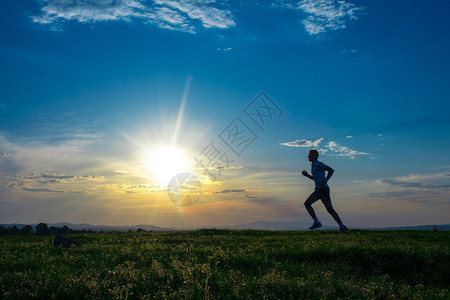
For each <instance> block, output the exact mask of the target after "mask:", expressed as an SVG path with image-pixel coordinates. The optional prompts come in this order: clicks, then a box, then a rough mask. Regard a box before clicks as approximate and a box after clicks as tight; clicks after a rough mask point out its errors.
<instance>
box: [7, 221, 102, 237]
mask: <svg viewBox="0 0 450 300" xmlns="http://www.w3.org/2000/svg"><path fill="white" fill-rule="evenodd" d="M75 233H96V231H93V230H91V229H89V230H86V229H83V230H74V229H70V228H69V227H68V226H67V225H64V226H63V227H56V226H50V227H48V225H47V224H46V223H39V224H38V225H37V226H36V228H34V229H33V227H32V226H30V225H26V226H24V227H22V228H20V229H19V228H17V226H16V225H14V226H13V227H8V228H7V227H3V226H0V236H4V235H57V234H62V235H64V234H75Z"/></svg>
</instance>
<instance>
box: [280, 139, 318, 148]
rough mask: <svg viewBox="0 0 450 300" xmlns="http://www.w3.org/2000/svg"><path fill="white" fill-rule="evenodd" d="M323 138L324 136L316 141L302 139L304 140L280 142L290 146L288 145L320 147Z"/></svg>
mask: <svg viewBox="0 0 450 300" xmlns="http://www.w3.org/2000/svg"><path fill="white" fill-rule="evenodd" d="M322 140H323V138H320V139H318V140H315V141H312V140H306V139H302V140H295V141H293V142H286V143H280V145H283V146H288V147H307V148H311V147H313V148H317V147H319V144H320V143H321V142H322Z"/></svg>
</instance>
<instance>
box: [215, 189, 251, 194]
mask: <svg viewBox="0 0 450 300" xmlns="http://www.w3.org/2000/svg"><path fill="white" fill-rule="evenodd" d="M242 192H245V190H242V189H240V190H222V191H220V192H214V194H228V193H242Z"/></svg>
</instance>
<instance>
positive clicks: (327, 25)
mask: <svg viewBox="0 0 450 300" xmlns="http://www.w3.org/2000/svg"><path fill="white" fill-rule="evenodd" d="M272 6H274V7H282V8H286V9H294V10H297V11H301V12H303V13H305V14H306V18H304V19H303V20H302V24H303V26H304V27H305V30H306V32H308V34H309V35H318V34H321V33H325V32H327V31H329V30H338V29H343V28H346V27H347V25H346V23H347V22H348V21H349V20H357V19H358V18H357V15H358V13H359V12H360V11H361V10H363V8H362V7H357V6H356V5H354V4H353V3H350V2H347V1H343V0H302V1H300V2H298V3H293V1H291V0H287V1H276V3H273V4H272ZM351 52H352V53H354V52H353V50H351Z"/></svg>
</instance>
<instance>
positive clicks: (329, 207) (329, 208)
mask: <svg viewBox="0 0 450 300" xmlns="http://www.w3.org/2000/svg"><path fill="white" fill-rule="evenodd" d="M322 202H323V204H324V205H325V207H326V209H327V212H328V213H329V214H330V215H331V216H332V217H333V219H334V220H335V221H336V222H337V223H338V224H339V233H346V232H347V231H348V228H347V227H346V226H345V225H344V223H342V221H341V218H340V217H339V215H338V213H337V212H336V211H335V210H334V208H333V205H332V204H331V198H328V199H325V200H323V199H322Z"/></svg>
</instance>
